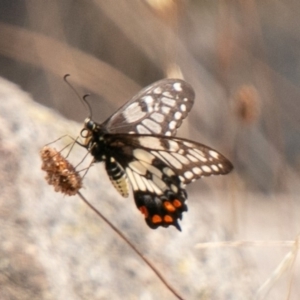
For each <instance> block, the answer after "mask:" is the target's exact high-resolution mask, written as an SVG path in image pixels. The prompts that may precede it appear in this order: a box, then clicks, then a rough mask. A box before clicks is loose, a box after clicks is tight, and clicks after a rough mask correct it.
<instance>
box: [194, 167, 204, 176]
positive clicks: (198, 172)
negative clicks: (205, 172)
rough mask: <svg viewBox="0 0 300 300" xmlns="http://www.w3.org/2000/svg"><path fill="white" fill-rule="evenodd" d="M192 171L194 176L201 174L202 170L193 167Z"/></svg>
mask: <svg viewBox="0 0 300 300" xmlns="http://www.w3.org/2000/svg"><path fill="white" fill-rule="evenodd" d="M192 171H193V172H194V174H196V175H200V174H202V170H201V169H200V168H198V167H194V168H193V169H192Z"/></svg>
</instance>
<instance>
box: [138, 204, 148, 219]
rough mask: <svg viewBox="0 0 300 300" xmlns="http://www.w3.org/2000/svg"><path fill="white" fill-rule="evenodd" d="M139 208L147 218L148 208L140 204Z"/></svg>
mask: <svg viewBox="0 0 300 300" xmlns="http://www.w3.org/2000/svg"><path fill="white" fill-rule="evenodd" d="M139 210H140V212H141V213H142V214H143V215H144V216H145V218H148V215H149V213H148V209H147V207H146V206H141V207H140V208H139Z"/></svg>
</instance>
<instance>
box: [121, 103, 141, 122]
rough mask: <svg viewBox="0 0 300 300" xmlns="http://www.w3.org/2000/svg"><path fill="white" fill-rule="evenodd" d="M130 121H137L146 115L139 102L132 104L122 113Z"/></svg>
mask: <svg viewBox="0 0 300 300" xmlns="http://www.w3.org/2000/svg"><path fill="white" fill-rule="evenodd" d="M122 115H123V117H124V118H125V120H126V121H127V122H128V123H132V122H136V121H138V120H140V119H142V118H144V117H145V116H146V113H145V112H144V111H142V109H141V106H140V105H139V103H138V102H134V103H132V104H130V105H129V106H128V107H127V108H126V109H125V110H124V111H123V113H122Z"/></svg>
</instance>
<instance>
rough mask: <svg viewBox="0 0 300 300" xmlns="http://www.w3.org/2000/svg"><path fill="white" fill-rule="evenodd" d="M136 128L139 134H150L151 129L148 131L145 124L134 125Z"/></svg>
mask: <svg viewBox="0 0 300 300" xmlns="http://www.w3.org/2000/svg"><path fill="white" fill-rule="evenodd" d="M136 129H137V131H138V133H140V134H150V133H151V131H149V130H148V129H147V128H146V127H145V126H143V125H141V124H139V125H138V126H136Z"/></svg>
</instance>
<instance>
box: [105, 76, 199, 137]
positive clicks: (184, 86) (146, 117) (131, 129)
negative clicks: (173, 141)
mask: <svg viewBox="0 0 300 300" xmlns="http://www.w3.org/2000/svg"><path fill="white" fill-rule="evenodd" d="M194 98H195V93H194V91H193V89H192V87H191V86H190V85H189V84H188V83H186V82H185V81H183V80H180V79H163V80H160V81H158V82H156V83H153V84H151V85H149V86H148V87H146V88H144V89H143V90H142V91H141V92H139V93H138V94H137V95H136V96H135V97H133V98H132V99H131V100H130V101H129V102H127V103H126V104H125V105H123V106H122V107H121V108H120V109H118V110H117V111H116V112H115V113H114V114H113V115H112V116H111V117H110V118H109V119H107V120H106V121H105V122H104V123H103V124H102V125H103V127H104V128H105V129H106V131H107V132H109V133H130V134H134V133H136V134H156V135H167V136H174V135H175V134H176V130H177V128H178V127H179V126H180V125H181V123H182V120H183V119H184V118H185V117H186V116H187V115H188V113H189V111H190V110H191V108H192V106H193V103H194Z"/></svg>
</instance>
